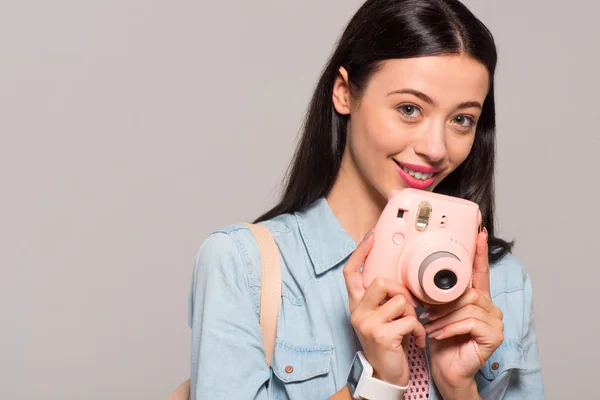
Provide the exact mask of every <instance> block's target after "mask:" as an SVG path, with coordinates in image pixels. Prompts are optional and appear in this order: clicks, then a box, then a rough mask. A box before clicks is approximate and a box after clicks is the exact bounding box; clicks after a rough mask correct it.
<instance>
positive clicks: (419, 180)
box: [394, 160, 441, 189]
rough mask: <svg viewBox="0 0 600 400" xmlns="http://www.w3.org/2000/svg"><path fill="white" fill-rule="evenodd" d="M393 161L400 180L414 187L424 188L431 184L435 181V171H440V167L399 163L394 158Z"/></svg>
mask: <svg viewBox="0 0 600 400" xmlns="http://www.w3.org/2000/svg"><path fill="white" fill-rule="evenodd" d="M394 162H395V163H396V169H397V170H398V173H399V174H400V177H401V178H402V180H403V181H404V182H406V183H407V184H408V185H409V186H410V187H412V188H415V189H426V188H428V187H429V186H431V185H432V184H433V183H434V182H435V179H436V175H437V173H438V172H440V171H441V169H440V168H433V167H425V166H421V165H414V164H406V163H399V162H398V161H396V160H394Z"/></svg>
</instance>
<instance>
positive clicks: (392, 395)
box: [347, 351, 408, 400]
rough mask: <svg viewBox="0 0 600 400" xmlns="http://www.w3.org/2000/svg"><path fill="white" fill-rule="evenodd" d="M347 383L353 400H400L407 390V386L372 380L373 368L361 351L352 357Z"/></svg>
mask: <svg viewBox="0 0 600 400" xmlns="http://www.w3.org/2000/svg"><path fill="white" fill-rule="evenodd" d="M347 383H348V387H349V388H350V393H352V398H353V399H368V400H402V395H403V394H404V392H406V389H408V386H406V387H402V386H396V385H392V384H390V383H387V382H384V381H382V380H379V379H377V378H373V367H372V366H371V364H369V362H368V361H367V359H366V358H365V355H364V354H363V352H362V351H359V352H358V353H356V355H355V356H354V361H353V362H352V368H350V373H349V374H348V381H347Z"/></svg>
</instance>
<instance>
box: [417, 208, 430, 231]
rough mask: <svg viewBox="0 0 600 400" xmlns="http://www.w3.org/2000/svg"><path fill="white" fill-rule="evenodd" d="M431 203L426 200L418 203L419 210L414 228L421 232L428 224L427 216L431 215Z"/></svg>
mask: <svg viewBox="0 0 600 400" xmlns="http://www.w3.org/2000/svg"><path fill="white" fill-rule="evenodd" d="M431 210H432V207H431V204H430V203H429V202H428V201H423V202H421V204H420V205H419V211H418V213H417V220H416V222H415V228H416V229H417V230H418V231H419V232H423V231H424V230H426V229H427V226H428V225H429V217H430V216H431Z"/></svg>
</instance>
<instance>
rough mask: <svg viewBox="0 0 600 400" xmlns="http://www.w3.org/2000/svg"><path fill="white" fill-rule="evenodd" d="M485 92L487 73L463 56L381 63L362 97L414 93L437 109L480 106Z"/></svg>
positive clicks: (481, 66) (483, 66) (479, 63)
mask: <svg viewBox="0 0 600 400" xmlns="http://www.w3.org/2000/svg"><path fill="white" fill-rule="evenodd" d="M488 88H489V73H488V71H487V68H486V67H485V65H483V64H482V63H481V62H479V61H477V60H475V59H473V58H471V57H469V56H466V55H441V56H430V57H417V58H407V59H393V60H387V61H384V62H383V64H382V66H381V67H380V69H379V70H378V71H377V72H376V73H375V74H374V75H373V76H372V78H371V80H370V82H369V87H368V88H367V93H365V95H369V92H370V94H371V95H374V96H381V95H384V96H385V95H386V94H387V93H389V92H391V91H394V90H399V89H414V90H418V91H420V92H423V93H425V94H427V95H428V96H429V97H431V98H432V99H433V100H434V101H436V102H437V103H438V104H439V105H441V106H442V105H448V106H452V105H455V104H456V103H461V102H463V101H474V100H477V101H480V102H482V103H483V100H484V99H485V96H486V95H487V92H488Z"/></svg>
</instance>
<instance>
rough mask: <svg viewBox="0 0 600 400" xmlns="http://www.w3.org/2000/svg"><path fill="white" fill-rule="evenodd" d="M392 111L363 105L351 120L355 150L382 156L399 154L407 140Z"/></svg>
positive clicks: (396, 116) (405, 133)
mask: <svg viewBox="0 0 600 400" xmlns="http://www.w3.org/2000/svg"><path fill="white" fill-rule="evenodd" d="M398 118H399V116H398V115H397V114H395V111H394V110H389V109H387V108H384V107H374V106H369V105H364V106H363V107H362V108H361V109H360V111H359V112H357V113H356V114H355V115H354V116H353V117H352V119H351V129H352V132H353V136H354V138H353V139H354V142H355V145H356V146H357V147H360V148H357V149H356V150H358V151H361V152H363V151H364V152H369V153H373V154H377V155H382V156H386V157H387V156H390V155H393V154H397V153H399V152H400V151H401V150H402V149H403V148H404V147H406V144H407V143H406V142H407V140H408V136H409V135H408V134H407V132H404V130H403V129H402V125H401V123H400V121H399V119H398Z"/></svg>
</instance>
